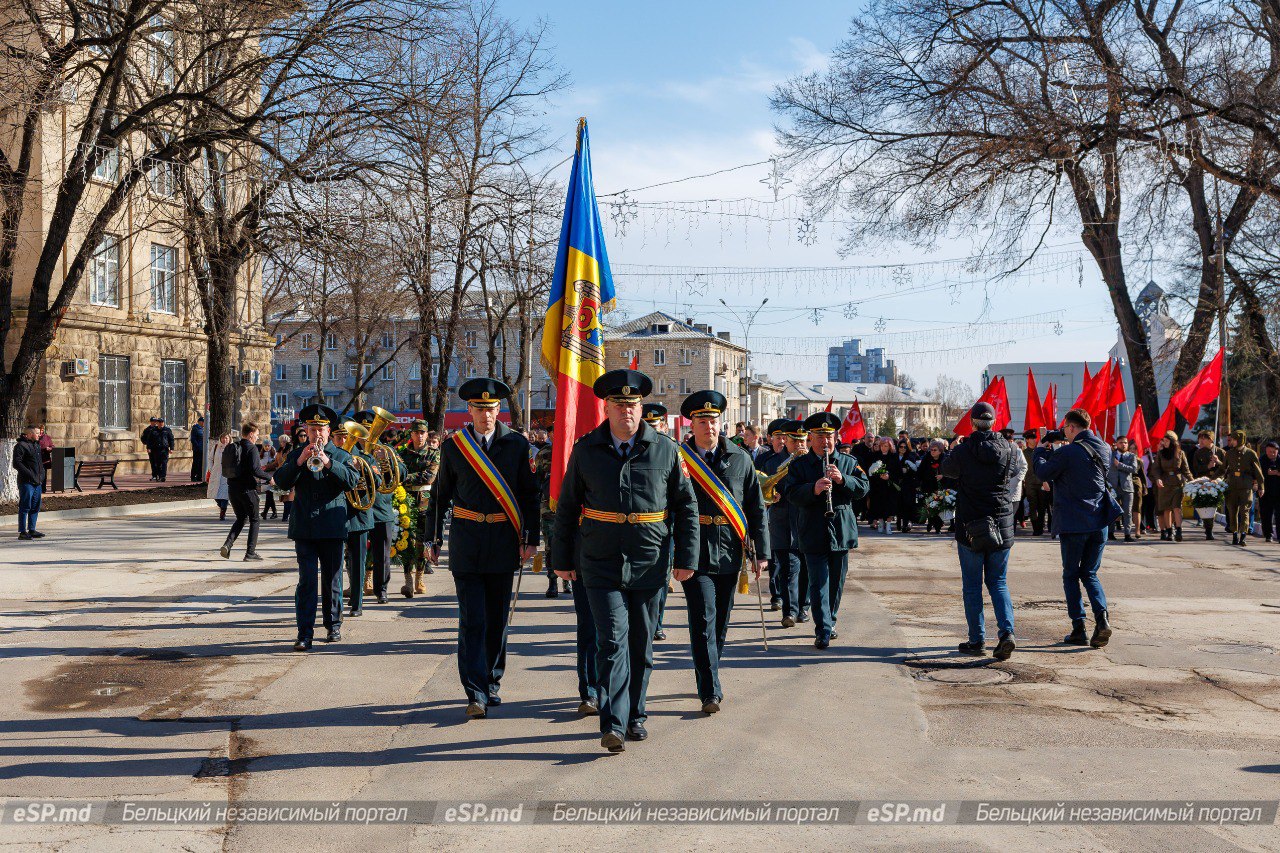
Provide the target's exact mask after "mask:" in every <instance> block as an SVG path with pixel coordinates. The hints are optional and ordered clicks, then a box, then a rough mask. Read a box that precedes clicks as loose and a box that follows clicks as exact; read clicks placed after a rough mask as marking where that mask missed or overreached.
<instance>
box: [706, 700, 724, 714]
mask: <svg viewBox="0 0 1280 853" xmlns="http://www.w3.org/2000/svg"><path fill="white" fill-rule="evenodd" d="M719 710H720V697H719V696H712V697H711V698H710V699H704V700H702V713H704V714H714V713H716V712H718V711H719Z"/></svg>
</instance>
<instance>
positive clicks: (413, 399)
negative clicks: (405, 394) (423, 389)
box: [409, 394, 418, 409]
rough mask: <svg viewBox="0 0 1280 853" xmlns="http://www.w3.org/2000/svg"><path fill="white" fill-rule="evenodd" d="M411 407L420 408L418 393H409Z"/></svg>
mask: <svg viewBox="0 0 1280 853" xmlns="http://www.w3.org/2000/svg"><path fill="white" fill-rule="evenodd" d="M409 408H410V409H416V408H418V395H417V394H410V395H409Z"/></svg>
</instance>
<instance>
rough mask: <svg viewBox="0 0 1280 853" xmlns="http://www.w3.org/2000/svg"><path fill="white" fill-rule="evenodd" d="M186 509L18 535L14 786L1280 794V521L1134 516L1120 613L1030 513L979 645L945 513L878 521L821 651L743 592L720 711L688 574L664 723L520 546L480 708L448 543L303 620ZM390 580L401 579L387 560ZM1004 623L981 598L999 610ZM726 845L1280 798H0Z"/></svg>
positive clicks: (829, 842)
mask: <svg viewBox="0 0 1280 853" xmlns="http://www.w3.org/2000/svg"><path fill="white" fill-rule="evenodd" d="M223 529H224V526H223V525H222V524H220V523H219V522H218V521H217V520H216V513H215V512H213V511H212V508H211V509H210V513H209V514H208V515H207V516H198V517H192V516H188V515H184V514H176V515H160V516H150V517H146V518H136V519H118V520H104V521H93V522H79V523H66V524H64V525H57V524H52V525H50V526H49V528H48V531H47V532H48V533H49V534H50V535H49V537H48V538H47V539H44V540H42V541H39V542H34V543H19V542H17V541H16V540H12V539H5V540H3V544H0V691H3V694H4V695H5V696H6V697H8V701H7V702H5V703H4V705H3V706H0V707H3V711H0V738H2V739H3V740H2V741H0V797H5V798H46V797H47V798H59V799H61V798H65V799H76V798H85V799H95V800H97V799H120V798H132V799H134V800H137V801H147V800H193V801H199V802H212V803H237V804H244V803H251V802H258V801H264V800H319V801H335V800H351V799H356V800H428V801H431V800H460V799H467V798H477V799H479V798H483V799H488V800H535V799H536V800H561V799H563V800H566V801H587V800H600V799H611V800H626V801H633V800H642V799H662V800H676V801H706V800H720V799H734V800H750V801H756V800H760V801H775V802H776V801H781V800H797V799H821V800H864V801H869V800H874V801H894V800H906V799H914V800H942V799H966V800H974V799H992V800H1002V799H1020V800H1080V799H1092V798H1103V799H1115V800H1179V801H1184V800H1189V799H1200V800H1203V799H1216V800H1223V799H1233V798H1239V799H1247V800H1258V799H1269V800H1275V799H1277V796H1278V795H1280V630H1278V629H1280V547H1276V546H1270V548H1268V546H1266V545H1264V544H1262V543H1258V544H1255V545H1254V546H1251V547H1250V548H1247V549H1236V548H1232V547H1231V546H1229V545H1225V544H1223V543H1221V542H1216V543H1211V542H1204V541H1202V540H1201V541H1197V540H1196V538H1195V536H1194V534H1193V535H1191V536H1189V537H1188V538H1187V540H1186V541H1185V542H1183V543H1182V544H1181V545H1174V544H1172V543H1161V542H1157V541H1153V540H1144V541H1143V542H1140V543H1135V544H1133V545H1124V544H1118V545H1117V544H1113V545H1112V546H1109V547H1108V549H1107V552H1106V558H1105V561H1104V567H1103V580H1104V583H1105V585H1106V589H1107V594H1108V597H1109V598H1110V599H1111V605H1112V616H1113V623H1114V627H1115V629H1116V633H1115V636H1114V638H1113V639H1112V642H1111V644H1110V645H1109V646H1107V647H1106V648H1105V649H1104V650H1101V651H1094V650H1082V649H1077V648H1072V647H1066V646H1063V645H1061V643H1060V640H1061V638H1062V635H1063V634H1064V633H1066V631H1067V629H1068V628H1069V627H1070V626H1069V625H1068V624H1067V618H1066V613H1065V609H1064V607H1063V605H1062V601H1061V598H1062V596H1061V585H1060V581H1059V571H1060V570H1059V568H1058V562H1057V547H1056V543H1053V542H1051V541H1049V540H1048V539H1037V540H1033V539H1029V538H1022V537H1020V538H1019V539H1018V542H1017V544H1016V546H1015V550H1014V554H1013V559H1012V561H1011V566H1012V568H1011V572H1010V586H1011V590H1012V593H1013V596H1014V603H1015V607H1016V619H1017V634H1018V642H1019V649H1018V651H1017V652H1016V653H1015V654H1014V656H1013V658H1012V659H1011V660H1010V661H1008V662H1007V663H996V662H993V661H991V660H990V659H985V660H981V661H974V660H973V659H969V658H959V657H957V656H956V655H954V654H953V652H952V650H953V649H954V646H955V644H956V643H957V642H959V641H960V640H961V639H963V635H964V628H963V621H964V620H963V612H962V608H961V603H960V594H959V569H958V567H957V564H956V561H955V555H954V547H953V545H952V543H950V542H949V541H948V540H946V539H945V538H942V537H932V536H914V535H913V536H889V537H885V536H878V535H872V534H867V535H865V536H864V538H863V547H862V548H861V549H860V550H859V551H857V552H855V554H854V556H853V558H852V562H851V569H850V573H849V579H848V587H847V589H846V593H845V598H844V603H843V605H842V610H843V612H842V614H841V617H842V618H841V622H840V628H841V638H840V640H839V641H838V642H837V643H836V644H835V645H833V646H832V648H831V649H830V650H828V651H827V652H825V653H820V652H817V651H816V650H814V649H813V647H812V637H811V636H810V635H809V634H808V633H806V632H805V631H804V630H803V629H804V628H808V627H809V626H798V627H797V628H796V629H790V630H785V629H782V628H781V627H780V626H778V624H777V619H776V618H774V617H775V614H767V615H768V616H769V637H770V642H769V646H770V649H769V651H768V652H767V653H766V652H765V651H764V650H763V648H762V647H761V644H760V641H759V625H758V622H757V621H756V612H755V609H754V608H755V599H754V596H751V597H750V598H741V599H740V600H739V602H738V606H737V608H736V609H735V612H734V621H733V626H732V628H731V630H730V640H729V651H728V653H727V659H726V661H725V662H724V664H723V675H722V677H723V679H724V682H725V687H726V692H727V694H728V695H727V696H726V702H725V705H724V710H723V711H722V712H721V713H720V714H717V715H715V716H713V717H709V718H708V717H704V716H703V715H702V714H701V713H700V712H699V710H698V703H697V701H696V698H695V696H694V691H693V673H692V671H691V665H690V662H689V654H688V645H687V631H686V630H685V624H686V623H685V614H684V600H683V598H682V596H680V595H673V596H672V597H671V599H670V603H669V608H668V615H667V626H668V636H669V639H668V640H667V641H666V642H663V643H659V644H658V645H657V663H656V669H655V672H654V675H653V679H652V682H651V688H650V711H651V718H650V732H651V737H650V739H649V740H648V741H646V742H645V743H642V744H632V745H630V746H629V748H628V750H627V752H626V753H624V754H623V755H620V756H609V755H607V754H605V753H603V751H602V750H601V749H600V747H599V743H598V738H599V735H598V733H597V731H596V728H595V721H594V719H587V720H583V719H579V718H578V717H577V715H576V713H574V709H575V707H576V704H577V696H576V687H575V683H576V682H575V674H574V668H573V666H574V662H573V661H574V659H573V654H574V647H573V633H572V619H573V616H572V604H571V602H570V601H569V600H568V599H567V598H560V599H556V600H548V599H546V598H545V597H543V595H542V593H543V591H544V590H545V588H546V584H545V581H544V580H543V578H542V576H537V575H526V577H525V583H524V590H523V594H522V596H521V600H520V609H519V611H518V613H517V617H516V622H515V625H514V626H513V628H512V632H511V644H510V652H509V665H508V672H507V676H506V678H505V679H504V687H503V699H504V703H503V705H502V706H501V707H500V708H497V709H494V711H493V712H492V713H491V715H490V717H489V719H486V720H483V721H475V722H466V721H465V720H464V718H463V715H462V707H463V705H462V701H461V693H460V689H459V687H458V684H457V672H456V659H455V658H454V656H453V651H454V642H455V632H456V607H455V604H454V600H453V595H452V591H451V590H452V584H451V583H450V582H449V579H448V576H447V574H445V573H438V574H436V575H434V576H432V577H429V578H428V579H427V581H428V590H429V592H428V595H427V596H426V597H419V598H416V599H414V600H412V601H406V600H404V599H403V598H400V597H399V596H396V597H395V598H393V600H392V602H391V603H389V604H387V605H382V606H379V605H377V604H372V605H369V606H367V607H366V609H365V615H364V616H362V617H360V618H359V619H349V620H347V621H346V623H345V624H344V630H343V633H344V640H343V641H342V642H341V643H337V644H334V645H325V644H323V643H317V645H316V650H315V651H314V652H312V653H310V654H296V653H293V652H292V651H291V650H290V644H291V641H292V637H293V607H292V594H293V583H294V580H293V577H294V575H293V568H292V565H291V556H292V549H291V547H290V544H289V543H288V541H287V540H286V539H285V538H284V535H283V525H281V524H280V523H279V522H267V523H266V526H265V529H264V532H263V536H262V542H261V547H260V550H261V551H262V552H263V553H264V555H265V556H266V557H267V558H268V559H267V561H266V562H265V563H256V564H254V563H248V564H247V563H242V562H237V561H226V560H222V559H220V558H219V557H218V556H217V552H216V548H217V546H218V545H219V544H220V542H221V538H222V535H223ZM393 586H396V587H398V582H396V583H395V584H393ZM989 624H990V620H989ZM726 842H728V843H731V844H733V845H734V846H736V847H745V848H750V849H755V848H764V847H772V848H777V847H781V846H782V845H788V846H803V847H806V848H815V849H820V850H825V849H848V848H850V847H859V848H861V847H884V848H920V847H927V848H933V849H962V850H988V849H989V850H997V849H1000V850H1006V849H1009V848H1011V847H1013V848H1015V849H1025V848H1028V847H1030V846H1031V845H1036V846H1037V847H1039V848H1041V849H1048V850H1072V851H1079V850H1121V849H1123V850H1153V851H1155V850H1158V851H1169V850H1195V851H1208V850H1234V849H1248V850H1276V849H1280V830H1277V828H1276V827H1274V826H1222V827H1212V826H1194V827H1140V826H1110V827H1080V826H1032V827H994V828H993V827H977V826H915V827H903V826H898V827H869V826H846V827H796V826H767V827H745V826H734V827H715V826H681V827H655V826H615V827H608V828H600V827H557V826H505V827H504V826H486V827H476V826H469V827H457V826H448V825H442V824H421V825H408V826H368V827H364V826H360V827H352V826H325V827H317V826H279V825H276V826H254V825H243V824H236V825H216V826H213V825H211V826H198V827H191V826H172V827H170V826H165V827H125V826H95V825H72V824H67V825H58V826H49V825H46V826H39V827H36V826H22V825H13V824H9V825H0V846H3V847H6V848H8V849H14V850H32V849H48V850H60V851H61V850H93V851H98V850H128V851H130V853H137V851H140V850H153V849H154V850H173V849H185V850H193V851H204V850H236V851H239V850H253V851H256V850H262V849H267V848H270V849H273V850H294V849H307V850H349V849H351V848H352V846H353V845H358V847H357V849H365V850H383V849H388V850H390V849H404V848H406V847H422V848H432V849H434V848H439V847H444V846H450V847H453V846H461V845H463V844H465V845H466V847H467V848H468V849H475V850H509V849H511V848H512V847H518V848H534V849H566V850H568V849H573V850H581V849H601V848H616V847H618V846H620V845H626V844H633V845H639V846H642V847H643V849H680V850H692V849H699V848H705V847H706V846H708V845H721V844H724V843H726Z"/></svg>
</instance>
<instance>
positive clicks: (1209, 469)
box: [1191, 430, 1231, 539]
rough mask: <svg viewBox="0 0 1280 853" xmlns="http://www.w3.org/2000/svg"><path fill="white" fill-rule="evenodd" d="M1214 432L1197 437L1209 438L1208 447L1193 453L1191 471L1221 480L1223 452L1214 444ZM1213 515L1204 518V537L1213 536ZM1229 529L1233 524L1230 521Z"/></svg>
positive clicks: (1200, 448)
mask: <svg viewBox="0 0 1280 853" xmlns="http://www.w3.org/2000/svg"><path fill="white" fill-rule="evenodd" d="M1214 437H1215V436H1214V434H1213V432H1212V431H1211V430H1203V431H1201V433H1200V434H1199V435H1198V436H1197V438H1207V439H1209V442H1210V443H1209V446H1208V447H1197V448H1196V450H1195V453H1192V454H1191V473H1192V474H1193V475H1195V476H1196V477H1208V478H1209V479H1210V480H1221V479H1222V477H1223V471H1225V470H1226V468H1224V467H1223V453H1222V450H1221V449H1220V448H1219V447H1218V446H1217V445H1216V444H1213V440H1214ZM1213 522H1214V518H1213V516H1210V517H1209V518H1206V519H1204V538H1205V539H1212V538H1213ZM1227 529H1228V530H1230V529H1231V526H1230V523H1229V522H1228V525H1227Z"/></svg>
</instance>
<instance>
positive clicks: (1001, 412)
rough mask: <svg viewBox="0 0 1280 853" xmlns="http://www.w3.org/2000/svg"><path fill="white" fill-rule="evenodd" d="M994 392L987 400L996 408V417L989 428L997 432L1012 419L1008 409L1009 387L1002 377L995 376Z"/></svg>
mask: <svg viewBox="0 0 1280 853" xmlns="http://www.w3.org/2000/svg"><path fill="white" fill-rule="evenodd" d="M993 384H995V385H996V392H995V394H993V395H992V398H991V400H990V401H989V402H990V403H991V405H992V406H993V407H995V410H996V419H995V420H994V421H993V422H992V424H991V428H992V429H993V430H996V431H997V432H998V431H1000V430H1002V429H1004V428H1005V427H1007V426H1008V425H1009V422H1010V421H1012V420H1013V416H1012V414H1011V413H1010V411H1009V389H1008V387H1007V386H1006V385H1005V382H1004V377H1003V376H997V377H996V381H995V383H993Z"/></svg>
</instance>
